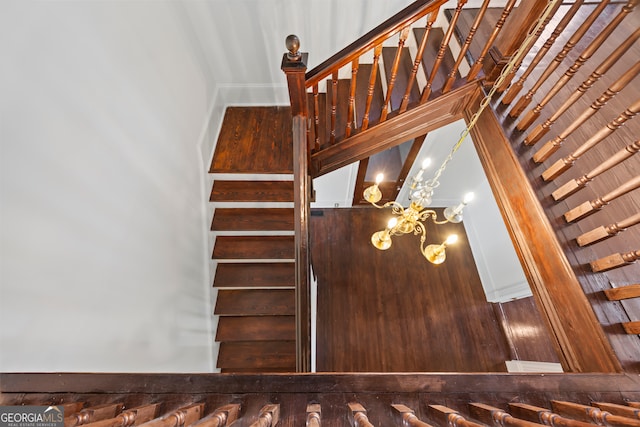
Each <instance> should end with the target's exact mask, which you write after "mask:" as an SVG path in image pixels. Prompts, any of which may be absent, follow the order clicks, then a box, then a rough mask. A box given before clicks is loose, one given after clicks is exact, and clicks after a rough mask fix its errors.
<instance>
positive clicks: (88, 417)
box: [64, 403, 124, 427]
mask: <svg viewBox="0 0 640 427" xmlns="http://www.w3.org/2000/svg"><path fill="white" fill-rule="evenodd" d="M123 407H124V405H123V404H122V403H109V404H105V405H98V406H93V407H89V408H86V409H83V410H81V411H80V412H78V413H76V414H73V415H71V416H69V417H64V427H76V426H80V425H84V424H89V423H92V422H94V421H100V420H106V419H108V418H114V417H115V416H116V415H117V414H119V413H120V411H122V408H123Z"/></svg>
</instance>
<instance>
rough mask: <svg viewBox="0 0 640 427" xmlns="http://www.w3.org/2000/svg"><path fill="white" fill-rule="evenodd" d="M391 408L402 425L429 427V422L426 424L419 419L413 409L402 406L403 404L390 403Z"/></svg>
mask: <svg viewBox="0 0 640 427" xmlns="http://www.w3.org/2000/svg"><path fill="white" fill-rule="evenodd" d="M391 407H392V408H393V409H395V411H396V414H397V415H398V418H400V421H401V422H402V425H403V426H405V427H431V425H430V424H427V423H425V422H423V421H420V419H419V418H418V417H416V414H415V412H413V409H411V408H409V407H407V406H404V405H391Z"/></svg>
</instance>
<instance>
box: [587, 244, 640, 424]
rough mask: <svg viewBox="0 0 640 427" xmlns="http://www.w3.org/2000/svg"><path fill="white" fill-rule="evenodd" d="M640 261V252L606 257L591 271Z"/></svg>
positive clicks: (595, 262)
mask: <svg viewBox="0 0 640 427" xmlns="http://www.w3.org/2000/svg"><path fill="white" fill-rule="evenodd" d="M639 259H640V250H638V251H629V252H625V253H616V254H611V255H609V256H606V257H604V258H600V259H597V260H595V261H592V262H591V263H590V264H591V270H593V271H594V272H598V271H607V270H612V269H614V268H618V267H622V266H625V265H627V264H632V263H634V262H636V261H637V260H639ZM638 425H639V426H640V424H638Z"/></svg>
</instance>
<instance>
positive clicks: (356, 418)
mask: <svg viewBox="0 0 640 427" xmlns="http://www.w3.org/2000/svg"><path fill="white" fill-rule="evenodd" d="M348 406H349V421H350V422H351V425H352V426H353V427H373V424H371V423H370V422H369V417H367V410H366V409H364V407H363V406H362V405H361V404H359V403H357V402H351V403H349V404H348Z"/></svg>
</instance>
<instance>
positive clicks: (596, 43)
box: [516, 0, 640, 130]
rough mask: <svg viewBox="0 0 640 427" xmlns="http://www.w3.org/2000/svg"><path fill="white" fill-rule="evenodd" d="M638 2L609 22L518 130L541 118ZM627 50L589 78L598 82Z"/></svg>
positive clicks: (632, 1) (618, 52) (631, 1)
mask: <svg viewBox="0 0 640 427" xmlns="http://www.w3.org/2000/svg"><path fill="white" fill-rule="evenodd" d="M638 2H640V0H629V1H628V2H627V4H626V5H624V7H623V8H622V9H621V10H620V13H618V14H617V15H616V16H615V17H614V18H613V19H612V20H611V22H609V24H608V25H607V26H606V27H605V28H604V29H603V30H602V31H601V32H600V33H599V34H598V35H597V37H595V38H594V39H593V40H592V41H591V43H589V45H588V46H587V47H586V48H585V49H584V50H583V51H582V53H581V54H580V56H578V58H577V59H576V60H575V61H574V62H573V64H572V65H571V66H570V67H569V68H568V69H567V71H565V72H564V74H563V75H562V76H561V77H560V78H559V79H558V81H556V83H555V84H554V85H553V87H551V89H549V90H548V91H546V93H545V96H544V98H543V99H542V101H540V103H539V104H538V105H536V106H535V107H534V108H533V109H531V110H529V111H528V112H527V114H525V115H524V117H523V118H522V119H521V120H520V122H518V124H517V125H516V128H517V129H518V130H524V129H526V128H528V127H529V126H531V124H532V123H533V122H534V121H535V120H536V119H537V118H538V117H539V116H540V112H541V111H542V108H544V106H545V105H547V103H548V102H549V101H550V100H551V99H552V98H553V97H554V96H555V95H556V94H557V93H558V91H560V89H562V88H563V87H564V86H565V85H566V84H567V83H568V82H569V81H570V80H571V79H572V78H573V76H574V75H575V74H576V73H577V72H578V70H579V69H580V67H582V65H583V64H584V63H586V62H587V61H588V60H589V59H590V58H591V57H592V56H593V54H594V53H595V52H596V50H598V48H599V47H600V46H602V44H603V43H604V41H605V40H607V39H608V38H609V36H610V35H611V33H613V31H614V30H615V29H616V28H618V25H619V24H620V23H621V22H622V21H623V20H624V19H625V18H626V17H627V16H629V14H630V13H631V12H632V11H633V9H634V8H635V7H636V5H637V4H638ZM638 36H640V29H638V30H637V31H635V32H634V33H633V34H632V35H631V37H629V38H627V41H625V43H623V45H626V43H628V46H629V47H630V46H631V45H632V44H633V42H635V40H636V39H637V38H638ZM627 49H628V48H627ZM627 49H624V50H621V49H616V50H615V51H614V52H616V55H613V56H610V57H608V58H607V59H605V61H604V62H603V63H602V64H601V65H600V66H599V67H597V68H596V70H595V71H594V72H593V73H592V74H591V75H590V76H589V78H590V79H593V80H598V78H599V77H600V76H601V75H602V74H604V73H605V72H606V71H607V70H608V69H609V68H610V67H611V66H612V65H613V64H615V62H616V61H617V60H618V59H619V58H620V57H621V56H622V54H623V53H624V52H625V51H626V50H627Z"/></svg>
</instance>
